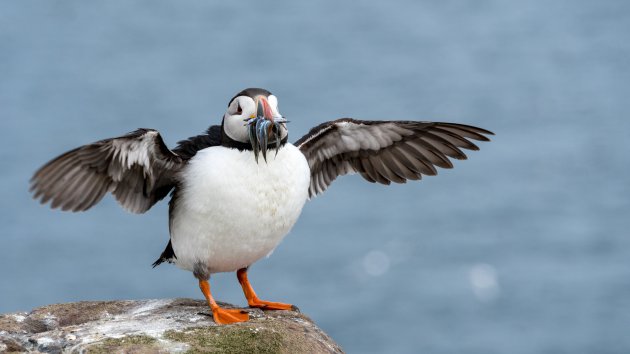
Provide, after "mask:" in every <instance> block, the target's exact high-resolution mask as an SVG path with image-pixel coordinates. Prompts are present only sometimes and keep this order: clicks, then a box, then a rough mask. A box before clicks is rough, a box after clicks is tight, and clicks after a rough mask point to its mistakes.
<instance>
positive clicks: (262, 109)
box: [256, 96, 273, 123]
mask: <svg viewBox="0 0 630 354" xmlns="http://www.w3.org/2000/svg"><path fill="white" fill-rule="evenodd" d="M257 101H258V102H257V104H256V106H257V108H256V116H257V117H256V118H263V119H268V120H270V121H271V122H272V123H273V112H272V111H271V106H269V101H267V98H265V97H263V96H259V97H258V99H257Z"/></svg>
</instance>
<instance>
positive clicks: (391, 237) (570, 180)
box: [0, 0, 630, 354]
mask: <svg viewBox="0 0 630 354" xmlns="http://www.w3.org/2000/svg"><path fill="white" fill-rule="evenodd" d="M215 3H216V4H215ZM629 34H630V3H628V2H626V1H612V0H611V1H568V0H567V1H561V0H559V1H541V0H534V1H521V2H507V1H499V0H484V1H412V0H409V1H380V2H376V1H373V2H363V3H358V2H354V3H350V2H341V1H318V2H295V1H294V2H291V1H282V2H267V1H250V2H232V3H228V2H221V3H218V2H209V1H178V2H174V1H172V2H166V1H107V2H98V3H94V2H90V3H88V2H81V1H54V2H52V1H51V2H41V1H24V0H23V1H12V2H11V1H3V2H0V144H1V145H0V156H1V158H2V160H1V161H2V168H1V169H0V181H1V182H2V183H0V191H1V196H2V198H1V199H0V200H1V203H2V209H1V210H2V213H0V228H1V229H0V237H1V240H0V241H1V244H2V248H1V249H0V250H1V252H2V256H1V257H0V294H1V295H0V312H9V311H18V310H20V311H21V310H28V309H30V308H32V307H35V306H40V305H44V304H48V303H55V302H69V301H77V300H89V299H99V300H101V299H141V298H165V297H196V298H200V297H201V293H200V292H199V291H198V288H197V285H196V283H195V281H194V278H193V277H192V276H191V274H189V273H187V272H184V271H181V270H179V269H177V268H175V267H173V266H169V265H167V266H161V267H159V268H157V269H151V267H150V264H151V263H152V262H153V261H154V259H155V258H156V257H157V256H158V255H159V254H160V252H161V251H162V249H163V247H164V245H165V244H166V242H167V240H168V234H167V210H166V205H165V203H162V204H160V205H159V206H157V207H155V208H153V209H152V210H150V211H149V212H148V213H147V214H145V215H142V216H136V215H130V214H126V213H125V212H123V211H122V209H120V208H119V207H118V206H117V204H116V203H115V202H114V201H113V200H112V199H111V198H109V197H108V198H106V199H105V200H104V201H103V202H102V203H100V204H99V205H97V206H96V207H95V208H93V209H92V210H90V211H89V212H86V213H79V214H71V213H62V212H59V211H51V210H49V209H48V208H45V207H41V206H40V205H38V204H37V203H36V202H34V201H33V200H31V198H30V196H29V193H28V192H27V189H28V179H29V178H30V176H31V174H32V173H33V172H34V171H35V170H36V169H37V168H38V167H39V166H40V165H41V164H43V163H44V162H46V161H47V160H49V159H50V158H52V157H54V156H56V155H57V154H59V153H62V152H64V151H65V150H68V149H71V148H73V147H76V146H78V145H81V144H84V143H88V142H92V141H95V140H98V139H101V138H105V137H111V136H116V135H119V134H121V133H124V132H127V131H130V130H133V129H135V128H137V127H151V128H156V129H158V130H160V132H162V134H163V136H164V138H165V140H166V141H167V143H168V144H170V145H171V146H172V145H173V144H174V143H175V142H176V141H178V140H179V139H182V138H185V137H188V136H190V135H194V134H197V133H199V132H201V131H202V130H204V129H205V128H206V126H208V125H210V124H218V123H219V121H220V118H221V117H222V114H223V112H224V110H225V106H226V104H227V101H228V100H229V99H230V98H231V97H232V95H233V94H234V93H236V92H238V91H239V90H241V89H243V88H245V87H250V86H260V87H265V88H268V89H269V90H271V91H272V92H274V93H275V94H276V95H277V96H278V97H279V100H280V108H281V111H282V112H283V114H284V115H286V116H287V117H288V118H289V119H290V120H291V123H290V133H291V136H292V137H293V138H294V140H297V138H299V137H300V136H301V135H302V134H304V133H305V132H306V131H307V130H308V129H309V128H310V127H312V126H314V125H316V124H319V123H320V122H322V121H325V120H330V119H335V118H339V117H344V116H352V117H356V118H362V119H419V120H439V121H451V122H461V123H467V124H473V125H478V126H481V127H484V128H487V129H490V130H493V131H495V132H496V133H497V136H496V137H495V138H494V139H493V142H492V143H485V144H481V151H480V152H475V153H471V154H470V159H469V161H463V162H457V163H456V167H455V169H453V170H449V171H441V173H440V176H438V177H429V178H426V179H425V180H423V181H421V182H419V183H409V184H406V185H396V186H390V187H384V186H378V185H373V184H369V183H366V182H364V181H363V180H362V179H361V178H359V177H357V176H352V177H344V178H341V179H339V180H337V181H336V182H335V183H334V184H333V185H332V187H331V188H330V189H329V190H328V191H327V192H326V194H325V195H323V196H321V197H318V198H316V199H315V200H313V201H312V202H310V203H309V204H307V205H306V207H305V209H304V212H303V215H302V217H301V219H300V220H299V221H298V223H297V225H296V226H295V228H294V229H293V231H292V232H291V234H290V235H289V237H288V238H287V239H286V240H285V241H284V242H283V243H282V244H281V246H280V247H279V248H278V249H277V250H276V252H275V253H274V254H273V256H272V257H271V258H269V259H267V260H264V261H261V262H259V263H258V264H256V265H255V266H254V267H253V268H252V271H251V276H250V279H251V280H252V282H253V283H254V285H255V287H256V289H257V291H258V293H259V294H261V295H262V297H264V298H268V299H271V300H276V301H285V302H290V303H294V304H296V305H298V306H299V307H300V308H301V309H302V310H303V311H304V312H305V313H307V314H308V315H310V316H311V317H312V318H313V319H314V320H315V321H317V323H318V324H320V325H321V327H323V328H324V329H325V330H326V331H327V332H328V333H329V334H330V335H331V336H332V337H333V338H334V339H335V340H337V341H338V342H339V343H340V344H341V345H342V346H343V347H344V348H345V349H346V350H347V351H348V352H350V353H385V352H387V353H479V354H488V353H572V354H575V353H598V354H605V353H629V352H630V335H628V328H630V237H629V235H628V229H629V228H630V215H629V214H630V183H629V181H630V159H629V158H628V153H629V152H630V139H629V137H630V117H629V116H628V112H630V99H629V98H630V38H629ZM212 285H213V290H214V291H215V294H216V296H217V297H218V298H219V299H220V300H223V301H229V302H233V303H237V304H244V300H243V298H242V294H241V292H240V289H239V287H238V284H237V282H236V280H235V277H234V276H233V275H232V274H225V275H218V276H216V277H214V278H213V282H212Z"/></svg>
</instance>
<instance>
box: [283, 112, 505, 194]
mask: <svg viewBox="0 0 630 354" xmlns="http://www.w3.org/2000/svg"><path fill="white" fill-rule="evenodd" d="M484 134H485V135H493V133H492V132H490V131H488V130H485V129H481V128H477V127H473V126H469V125H464V124H454V123H435V122H415V121H361V120H355V119H351V118H342V119H338V120H335V121H331V122H326V123H323V124H320V125H318V126H317V127H315V128H313V129H311V130H310V131H309V132H308V133H307V134H306V135H305V136H303V137H302V138H300V139H299V140H298V141H297V142H296V143H295V145H296V146H297V147H298V148H299V149H300V150H301V151H302V153H303V154H304V156H305V157H306V160H307V161H308V165H309V167H310V168H311V184H310V187H309V197H314V196H315V195H317V194H321V193H323V192H324V191H325V190H326V188H328V186H329V185H330V184H331V183H332V181H334V180H335V179H336V178H337V177H338V176H343V175H345V174H349V173H360V174H361V176H362V177H363V178H365V179H366V180H368V181H370V182H378V183H382V184H390V183H391V182H396V183H404V182H406V181H407V180H418V179H420V178H421V177H422V175H435V174H437V171H436V169H435V166H438V167H442V168H452V167H453V164H452V163H451V162H450V161H449V159H448V158H449V157H450V158H454V159H458V160H464V159H466V155H465V154H464V152H462V151H461V150H460V148H464V149H469V150H479V148H478V147H477V146H476V145H475V144H473V143H472V142H470V141H469V140H467V139H474V140H480V141H488V140H489V139H488V138H487V137H486V136H484Z"/></svg>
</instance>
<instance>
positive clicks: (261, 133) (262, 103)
mask: <svg viewBox="0 0 630 354" xmlns="http://www.w3.org/2000/svg"><path fill="white" fill-rule="evenodd" d="M245 121H246V122H247V123H245V125H248V126H249V129H248V132H249V141H250V143H251V144H252V149H253V151H254V157H255V158H256V162H258V153H259V152H262V155H263V159H264V160H265V162H267V148H268V144H269V137H270V136H271V137H272V138H273V139H275V148H276V154H278V150H279V149H280V128H281V124H282V123H286V121H287V120H286V119H284V118H282V117H276V118H274V116H273V111H272V110H271V106H270V105H269V102H268V101H267V98H266V97H263V96H259V97H257V98H256V117H253V116H252V117H250V118H247V119H246V120H245Z"/></svg>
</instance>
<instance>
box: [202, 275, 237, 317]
mask: <svg viewBox="0 0 630 354" xmlns="http://www.w3.org/2000/svg"><path fill="white" fill-rule="evenodd" d="M199 288H200V289H201V292H202V293H203V296H205V297H206V301H208V306H210V309H211V310H212V317H213V318H214V322H216V323H217V324H230V323H236V322H244V321H247V320H249V315H248V314H247V312H245V311H243V310H239V309H224V308H221V307H219V305H217V303H216V302H215V301H214V299H213V298H212V294H211V293H210V283H208V281H207V280H199Z"/></svg>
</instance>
